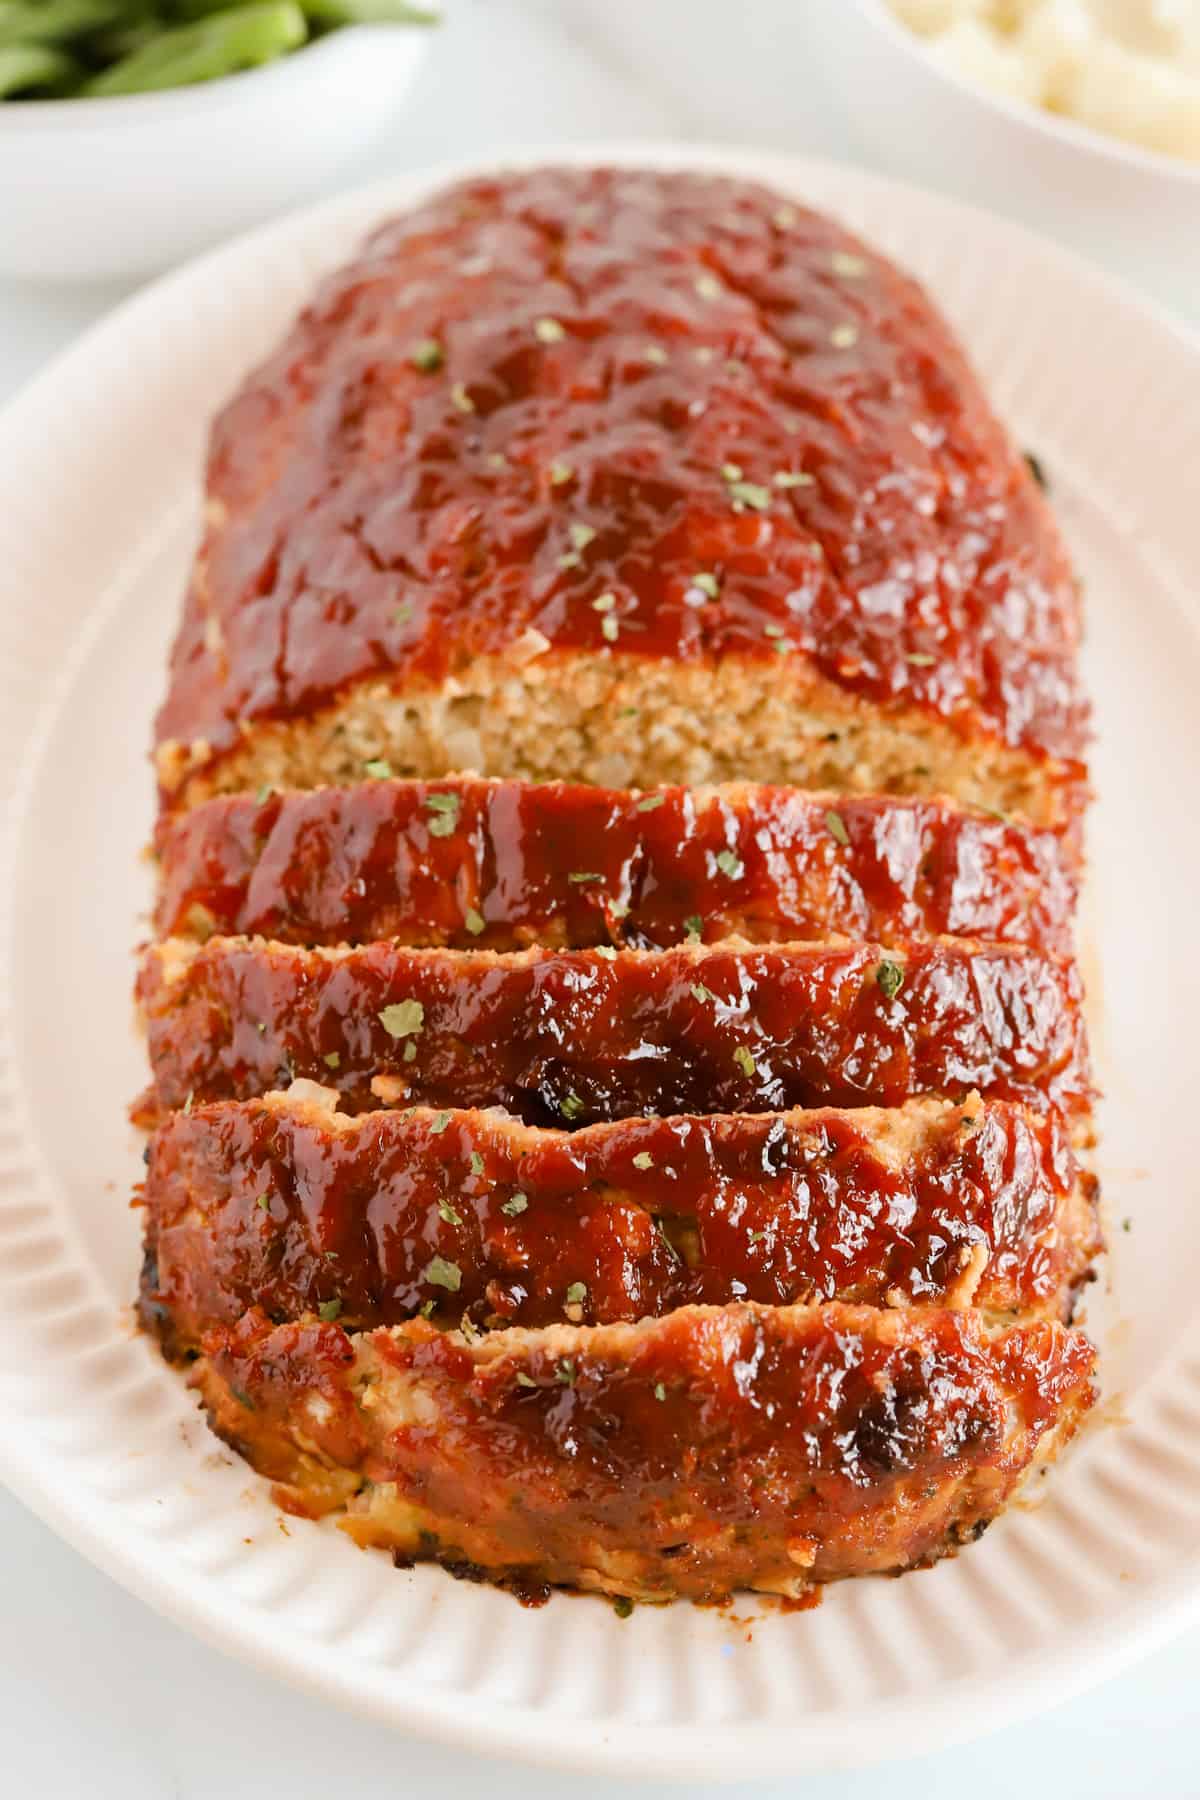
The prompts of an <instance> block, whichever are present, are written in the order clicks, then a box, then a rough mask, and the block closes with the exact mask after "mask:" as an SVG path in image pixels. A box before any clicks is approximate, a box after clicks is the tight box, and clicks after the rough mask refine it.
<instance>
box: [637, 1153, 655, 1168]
mask: <svg viewBox="0 0 1200 1800" xmlns="http://www.w3.org/2000/svg"><path fill="white" fill-rule="evenodd" d="M633 1166H634V1168H635V1169H652V1168H653V1167H654V1158H653V1157H652V1156H651V1154H650V1152H649V1151H648V1150H639V1151H638V1153H637V1155H636V1156H635V1157H634V1159H633Z"/></svg>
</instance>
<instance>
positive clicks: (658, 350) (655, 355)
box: [644, 344, 667, 368]
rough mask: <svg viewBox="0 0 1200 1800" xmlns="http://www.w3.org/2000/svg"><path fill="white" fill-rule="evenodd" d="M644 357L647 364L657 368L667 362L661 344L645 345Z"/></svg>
mask: <svg viewBox="0 0 1200 1800" xmlns="http://www.w3.org/2000/svg"><path fill="white" fill-rule="evenodd" d="M644 355H645V358H646V361H647V362H648V363H654V364H656V366H657V367H659V368H661V367H662V365H663V363H665V362H666V360H667V353H666V351H665V350H664V349H663V347H662V345H661V344H647V345H646V349H645V352H644Z"/></svg>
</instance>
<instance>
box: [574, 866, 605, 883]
mask: <svg viewBox="0 0 1200 1800" xmlns="http://www.w3.org/2000/svg"><path fill="white" fill-rule="evenodd" d="M567 880H568V881H570V882H573V883H574V884H575V886H576V887H578V886H579V885H580V884H581V883H582V882H585V881H603V880H604V877H603V875H594V874H592V872H591V870H590V869H572V870H571V872H570V874H569V875H568V876H567Z"/></svg>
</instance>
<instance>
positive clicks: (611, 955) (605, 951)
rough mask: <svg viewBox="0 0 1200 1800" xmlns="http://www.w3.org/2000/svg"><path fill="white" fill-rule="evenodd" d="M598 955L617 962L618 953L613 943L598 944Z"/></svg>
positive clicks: (603, 958)
mask: <svg viewBox="0 0 1200 1800" xmlns="http://www.w3.org/2000/svg"><path fill="white" fill-rule="evenodd" d="M596 955H597V956H599V957H600V958H601V959H602V960H603V961H604V962H616V960H617V953H616V951H615V950H614V949H613V947H612V945H611V944H597V945H596Z"/></svg>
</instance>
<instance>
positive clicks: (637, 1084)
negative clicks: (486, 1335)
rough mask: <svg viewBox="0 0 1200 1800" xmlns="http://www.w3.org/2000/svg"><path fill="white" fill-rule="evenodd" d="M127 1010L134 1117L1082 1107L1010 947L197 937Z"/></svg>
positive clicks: (1065, 987)
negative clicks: (198, 1112)
mask: <svg viewBox="0 0 1200 1800" xmlns="http://www.w3.org/2000/svg"><path fill="white" fill-rule="evenodd" d="M180 951H182V952H184V954H183V955H182V957H180V956H179V954H178V953H179V952H180ZM177 963H178V964H179V966H178V968H177V970H176V974H175V978H174V979H171V980H166V979H164V967H165V966H167V967H175V965H176V964H177ZM139 997H140V1000H141V1004H142V1007H143V1009H144V1013H145V1017H146V1025H147V1042H148V1047H149V1052H150V1064H151V1069H152V1071H153V1081H154V1085H153V1089H152V1091H151V1093H150V1095H148V1096H147V1099H146V1102H145V1105H144V1107H143V1113H142V1116H147V1117H152V1116H153V1113H154V1111H155V1110H156V1109H162V1110H167V1109H170V1108H172V1107H178V1106H183V1105H184V1104H185V1103H189V1101H190V1102H200V1101H206V1100H222V1099H245V1098H250V1097H252V1096H253V1095H255V1094H262V1093H266V1092H267V1091H268V1090H270V1089H272V1088H280V1087H286V1086H287V1085H288V1083H289V1082H290V1081H291V1080H292V1079H293V1078H295V1077H303V1078H306V1079H310V1080H315V1081H320V1082H325V1083H328V1084H330V1085H333V1086H335V1087H336V1088H337V1089H338V1091H339V1093H340V1094H341V1097H342V1105H343V1107H344V1108H345V1109H346V1110H348V1111H361V1110H363V1109H364V1108H368V1107H370V1106H372V1105H377V1104H378V1103H379V1100H380V1099H381V1098H382V1099H383V1100H384V1101H385V1102H386V1103H389V1104H390V1103H392V1102H394V1101H400V1100H410V1101H413V1102H424V1103H426V1104H429V1105H434V1106H463V1107H470V1106H506V1107H508V1108H509V1110H510V1111H512V1112H515V1113H517V1114H519V1115H520V1116H521V1117H523V1118H525V1119H527V1120H528V1121H529V1123H531V1124H560V1125H561V1124H564V1123H565V1124H570V1125H583V1124H587V1123H588V1122H590V1121H594V1120H597V1119H605V1118H610V1119H611V1118H625V1117H629V1116H630V1115H634V1114H639V1113H662V1114H669V1113H683V1112H688V1113H690V1112H763V1111H786V1110H787V1109H788V1108H790V1107H795V1106H819V1105H836V1106H859V1105H895V1104H897V1103H898V1102H900V1101H902V1100H905V1099H907V1098H909V1097H910V1096H911V1095H913V1094H918V1093H923V1092H932V1093H938V1092H942V1091H947V1090H948V1091H949V1092H950V1093H951V1095H952V1096H958V1095H961V1094H962V1093H963V1092H965V1091H966V1090H969V1089H970V1088H979V1089H980V1090H981V1091H982V1092H985V1093H987V1094H990V1095H995V1096H996V1097H998V1098H1002V1099H1003V1098H1007V1099H1017V1100H1024V1101H1030V1102H1032V1103H1033V1104H1035V1105H1039V1106H1044V1105H1045V1104H1046V1103H1047V1102H1052V1103H1054V1104H1056V1105H1058V1106H1060V1107H1062V1108H1063V1109H1064V1110H1066V1111H1069V1112H1079V1111H1081V1110H1082V1109H1084V1108H1085V1107H1086V1106H1087V1104H1088V1102H1089V1100H1090V1095H1091V1083H1090V1074H1089V1065H1088V1055H1087V1046H1086V1041H1085V1033H1084V1027H1083V1021H1082V1016H1081V1013H1080V991H1079V977H1078V974H1077V972H1076V970H1075V968H1074V965H1073V964H1071V963H1067V962H1063V961H1060V960H1057V959H1053V958H1049V957H1043V956H1039V955H1037V954H1035V953H1034V952H1032V951H1028V950H1022V949H1019V948H1017V947H1015V946H1008V947H1006V946H984V947H973V946H971V945H969V944H963V943H961V942H956V941H950V942H946V943H932V944H915V945H912V946H910V947H909V948H908V949H907V950H905V951H903V952H901V951H898V950H890V951H884V950H881V949H879V948H878V947H876V946H872V945H862V944H856V945H850V946H847V947H844V948H829V947H826V946H821V945H802V946H798V947H771V946H768V947H759V948H750V949H737V950H735V949H730V948H728V947H726V946H696V947H694V948H688V947H683V948H677V949H673V950H661V951H637V950H617V951H610V952H609V954H608V956H607V957H605V956H603V955H601V954H600V953H599V952H598V951H595V950H580V951H561V952H553V951H538V950H531V951H524V952H515V953H512V954H494V953H492V952H489V951H482V952H479V953H477V954H475V955H464V954H462V953H460V952H456V951H450V950H407V949H404V948H403V947H401V946H399V945H396V944H393V943H375V944H368V945H364V946H360V947H358V948H356V949H353V950H346V951H336V950H332V951H331V950H325V951H321V950H301V949H293V948H290V947H287V946H283V945H270V944H265V943H263V942H262V941H261V940H257V939H252V940H245V939H240V938H232V939H230V938H213V939H211V940H210V941H209V943H207V944H205V945H203V946H201V947H199V948H193V947H191V946H178V945H173V946H171V947H170V949H169V953H168V954H167V955H166V956H165V957H164V955H163V954H162V953H160V952H159V951H157V950H151V951H149V952H148V953H147V955H146V957H145V959H144V961H143V964H142V969H141V974H140V978H139ZM380 1078H383V1081H382V1086H381V1085H379V1080H380ZM372 1082H375V1083H376V1085H375V1087H374V1090H373V1089H372Z"/></svg>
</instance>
